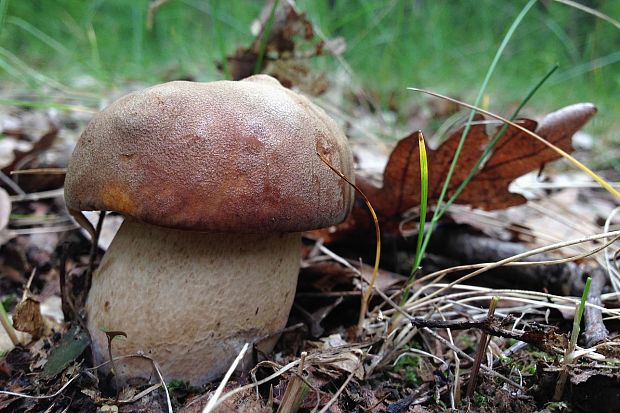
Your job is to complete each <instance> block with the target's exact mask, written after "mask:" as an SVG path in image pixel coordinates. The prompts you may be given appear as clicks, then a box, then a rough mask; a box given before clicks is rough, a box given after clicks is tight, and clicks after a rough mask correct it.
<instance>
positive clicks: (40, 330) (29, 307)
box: [13, 298, 50, 339]
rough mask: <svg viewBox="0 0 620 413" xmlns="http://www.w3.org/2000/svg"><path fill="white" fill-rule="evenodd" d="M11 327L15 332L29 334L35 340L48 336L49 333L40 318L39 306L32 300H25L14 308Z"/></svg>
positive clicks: (45, 324)
mask: <svg viewBox="0 0 620 413" xmlns="http://www.w3.org/2000/svg"><path fill="white" fill-rule="evenodd" d="M13 327H15V329H16V330H19V331H23V332H26V333H30V334H31V335H32V337H33V338H35V339H37V338H39V337H42V336H44V335H48V334H49V331H50V327H49V325H48V324H47V323H46V322H45V319H44V318H43V316H41V305H40V304H39V302H38V301H36V300H33V299H32V298H26V299H25V300H24V301H22V302H20V303H19V304H18V305H17V307H16V308H15V314H14V316H13Z"/></svg>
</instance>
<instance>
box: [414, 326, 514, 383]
mask: <svg viewBox="0 0 620 413" xmlns="http://www.w3.org/2000/svg"><path fill="white" fill-rule="evenodd" d="M423 330H424V331H425V332H427V333H428V334H430V335H432V336H433V337H435V339H437V340H439V341H441V342H442V343H443V344H444V345H445V346H447V347H448V348H450V350H452V351H454V352H456V353H458V354H459V355H460V356H461V357H464V358H466V359H467V360H469V361H471V362H473V361H474V358H473V357H472V356H470V355H469V354H467V353H465V352H464V351H463V350H461V349H460V348H458V347H456V346H455V345H453V344H452V343H450V342H449V341H448V340H446V339H445V338H443V337H442V336H440V335H439V334H437V333H436V332H434V331H433V330H431V329H430V328H424V329H423ZM480 368H482V370H484V371H485V372H487V373H488V374H489V375H491V376H493V377H497V378H499V379H502V380H504V381H505V382H506V383H508V384H510V385H511V386H513V387H514V388H516V389H518V390H521V391H523V386H521V385H520V384H519V383H516V382H514V381H512V380H510V379H509V378H508V377H506V376H504V375H501V374H499V373H498V372H496V371H495V370H493V369H491V368H489V367H488V366H486V365H484V364H481V365H480Z"/></svg>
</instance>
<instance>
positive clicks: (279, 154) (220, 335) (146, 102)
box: [65, 75, 353, 384]
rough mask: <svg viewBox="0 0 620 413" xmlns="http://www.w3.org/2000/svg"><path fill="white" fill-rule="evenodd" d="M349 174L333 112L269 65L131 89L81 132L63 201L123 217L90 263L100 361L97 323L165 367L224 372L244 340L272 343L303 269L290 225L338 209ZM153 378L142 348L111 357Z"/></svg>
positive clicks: (91, 320) (119, 346)
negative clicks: (229, 77)
mask: <svg viewBox="0 0 620 413" xmlns="http://www.w3.org/2000/svg"><path fill="white" fill-rule="evenodd" d="M317 152H319V153H321V154H322V155H323V156H324V157H325V158H327V160H328V161H329V162H330V164H332V165H333V166H334V167H336V168H337V169H339V170H340V171H342V172H343V173H344V174H345V175H346V176H347V177H348V178H350V179H353V171H352V168H353V166H352V163H353V162H352V156H351V152H350V149H349V147H348V144H347V140H346V137H345V136H344V134H343V133H342V131H341V130H340V129H339V128H338V126H337V125H336V123H335V122H334V121H333V120H332V119H331V118H330V117H329V116H328V115H327V114H326V113H325V112H324V111H323V110H322V109H320V108H319V107H317V106H316V105H314V104H313V103H312V102H310V101H309V100H308V99H306V98H305V97H303V96H301V95H299V94H297V93H295V92H292V91H291V90H289V89H286V88H284V87H282V86H281V85H280V83H279V82H278V81H277V80H275V79H273V78H271V77H269V76H265V75H257V76H252V77H250V78H247V79H245V80H242V81H238V82H232V81H218V82H211V83H193V82H183V81H176V82H170V83H165V84H162V85H158V86H154V87H151V88H148V89H145V90H142V91H138V92H134V93H131V94H129V95H127V96H125V97H123V98H121V99H119V100H117V101H116V102H114V103H112V104H111V105H110V106H109V107H107V108H106V109H104V110H103V111H101V112H100V113H99V114H97V115H95V117H94V118H93V119H92V120H91V122H90V123H89V124H88V126H87V127H86V129H85V130H84V132H83V134H82V136H81V137H80V139H79V141H78V143H77V146H76V148H75V151H74V152H73V156H72V159H71V161H70V164H69V168H68V172H67V176H66V181H65V198H66V203H67V207H68V208H69V210H70V211H72V212H73V213H77V211H83V210H107V211H117V212H119V213H121V214H123V215H124V216H125V221H124V223H123V225H122V226H121V228H120V230H119V232H118V234H117V235H116V237H115V238H114V240H113V242H112V244H111V245H110V247H109V249H108V251H107V252H106V254H105V256H104V257H103V260H102V262H101V264H100V266H99V269H98V270H97V271H96V273H95V274H94V276H93V280H92V287H91V290H90V292H89V296H88V300H87V303H86V310H87V325H88V328H89V331H90V334H91V337H92V348H93V353H94V356H95V360H96V362H102V361H105V360H106V359H107V351H108V350H107V339H106V336H105V331H106V330H118V331H123V332H125V333H126V334H127V338H126V339H125V340H117V341H115V343H114V345H113V349H114V352H115V354H131V353H136V352H144V354H146V355H149V356H150V357H152V358H153V359H154V360H156V361H157V362H158V363H159V365H160V366H161V370H162V372H163V374H164V378H165V379H166V380H170V379H173V378H177V379H184V380H190V381H191V382H192V383H194V384H201V383H205V382H208V381H210V380H213V379H215V378H217V377H218V376H220V375H221V374H223V372H225V371H226V370H227V369H228V367H229V366H230V364H231V362H232V360H233V359H234V358H235V357H236V355H237V353H238V352H239V350H240V349H241V347H242V346H243V345H244V343H246V342H250V343H254V344H256V345H258V346H259V348H260V349H261V350H263V351H271V350H272V348H273V346H274V344H275V341H276V340H277V333H278V332H279V331H280V330H281V329H282V328H283V327H284V326H285V324H286V321H287V318H288V314H289V311H290V308H291V305H292V302H293V297H294V294H295V287H296V283H297V275H298V269H299V258H300V246H301V237H300V232H301V231H304V230H308V229H314V228H321V227H326V226H329V225H333V224H336V223H339V222H341V221H342V220H343V219H344V218H345V217H346V216H347V214H348V213H349V211H350V209H351V205H352V202H353V191H352V189H351V187H350V186H349V185H347V184H346V183H345V182H344V181H343V180H342V179H340V178H339V177H338V176H337V175H336V174H334V173H333V172H332V171H331V170H329V168H328V167H327V166H326V165H325V164H324V163H323V162H322V161H321V159H320V158H319V156H317ZM116 370H117V374H119V375H123V376H124V377H132V376H135V377H149V376H151V375H152V367H151V364H150V363H149V362H147V361H145V360H142V359H125V360H121V361H118V362H117V363H116Z"/></svg>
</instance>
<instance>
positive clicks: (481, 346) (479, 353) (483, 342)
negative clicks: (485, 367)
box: [467, 297, 499, 399]
mask: <svg viewBox="0 0 620 413" xmlns="http://www.w3.org/2000/svg"><path fill="white" fill-rule="evenodd" d="M498 301H499V298H497V297H493V299H492V300H491V304H490V305H489V311H488V313H487V317H488V318H493V316H494V315H495V309H496V308H497V302H498ZM488 345H489V335H488V334H487V333H486V332H484V331H481V332H480V342H479V343H478V348H477V349H476V357H475V358H474V364H473V366H472V368H471V373H470V374H469V383H468V384H467V398H468V399H471V397H472V396H473V395H474V390H475V389H476V381H477V380H478V372H479V371H480V365H481V364H482V358H483V357H484V354H485V353H486V352H487V346H488Z"/></svg>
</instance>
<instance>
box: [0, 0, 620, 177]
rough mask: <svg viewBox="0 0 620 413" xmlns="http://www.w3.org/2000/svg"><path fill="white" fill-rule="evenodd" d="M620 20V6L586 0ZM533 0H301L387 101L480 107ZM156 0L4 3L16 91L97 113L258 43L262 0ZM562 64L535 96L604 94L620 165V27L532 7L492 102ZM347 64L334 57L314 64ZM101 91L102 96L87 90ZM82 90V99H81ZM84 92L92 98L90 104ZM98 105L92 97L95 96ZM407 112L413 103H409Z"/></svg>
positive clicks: (213, 75)
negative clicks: (427, 92) (119, 93)
mask: <svg viewBox="0 0 620 413" xmlns="http://www.w3.org/2000/svg"><path fill="white" fill-rule="evenodd" d="M581 3H582V4H585V5H587V6H590V7H593V8H595V9H596V10H598V11H600V12H602V13H605V14H606V15H608V16H610V17H611V18H614V19H616V20H620V1H618V0H589V1H587V0H581ZM525 4H526V1H525V0H458V1H457V0H381V1H378V0H298V1H297V6H298V9H299V10H301V11H303V12H306V13H307V15H308V17H309V18H310V20H312V21H313V23H314V24H315V25H316V27H317V28H318V29H319V30H320V31H321V32H322V34H324V35H325V36H327V37H334V36H342V37H344V39H345V40H346V42H347V45H348V47H347V50H346V52H345V53H344V55H343V57H344V59H345V60H346V61H347V62H348V64H349V65H350V67H351V68H352V70H353V72H354V73H355V75H356V79H357V80H358V81H359V83H360V84H361V85H362V86H363V87H364V88H365V89H367V90H369V91H370V92H371V93H373V95H375V96H377V97H378V99H379V100H380V101H381V102H382V103H383V104H385V105H387V103H388V101H389V100H390V99H392V102H393V101H394V99H395V100H396V102H400V103H402V104H403V106H404V105H405V103H406V102H408V101H410V100H412V99H418V100H419V99H420V97H419V96H415V95H414V94H413V92H408V91H407V90H406V87H408V86H417V87H422V88H426V89H432V90H435V91H437V92H440V93H445V94H449V95H452V96H458V97H460V98H462V99H464V100H466V101H469V102H473V100H474V99H475V96H476V95H477V93H478V89H479V87H480V85H481V83H482V80H483V78H484V75H485V73H486V71H487V69H488V66H489V64H490V62H491V60H492V59H493V56H494V54H495V52H496V50H497V47H498V46H499V44H500V42H501V40H502V38H503V36H504V34H505V33H506V31H507V30H508V27H509V26H510V25H511V23H512V22H513V21H514V19H515V17H516V16H517V14H518V13H519V12H520V11H521V9H522V8H523V7H524V5H525ZM148 5H149V1H148V0H130V1H127V0H88V1H87V0H54V1H52V0H48V1H24V0H0V29H1V32H0V77H1V78H2V82H3V83H2V84H3V86H2V92H3V95H5V96H4V97H6V95H7V94H9V95H10V94H16V93H18V92H20V93H22V92H23V91H29V93H31V95H29V96H34V98H37V99H41V101H45V102H48V101H60V100H63V99H67V98H68V97H71V98H72V99H73V102H74V103H75V100H76V99H77V100H78V101H80V99H81V100H82V101H81V102H78V103H81V104H85V105H87V106H91V107H97V103H96V102H95V101H94V98H93V96H105V95H107V94H109V93H111V92H112V91H113V90H114V89H121V90H122V88H123V85H126V84H127V82H131V81H140V82H144V83H156V82H161V81H164V80H170V79H174V78H186V77H191V78H195V79H197V80H213V79H220V78H223V77H224V75H223V74H222V73H221V72H219V71H218V70H217V68H216V62H217V61H222V60H223V59H224V57H225V56H226V55H228V54H231V53H232V52H234V50H235V49H236V48H237V47H239V46H241V45H249V44H250V42H251V41H252V40H253V36H252V35H251V33H250V29H249V27H250V24H251V22H252V21H253V20H254V19H255V18H256V17H257V15H258V14H259V12H260V10H261V8H262V7H263V2H262V1H258V0H256V1H251V0H169V1H168V2H167V3H165V4H164V5H163V6H162V7H161V8H160V9H159V10H158V12H157V13H156V15H155V20H154V26H153V29H152V30H150V31H149V30H147V28H146V23H145V22H146V17H147V10H148ZM555 63H559V64H560V69H559V70H558V71H557V72H556V74H555V75H554V76H553V77H552V78H551V79H550V80H549V82H548V83H547V84H545V85H544V86H543V88H542V89H541V90H540V91H539V92H538V93H537V95H536V97H535V98H534V99H533V101H532V102H531V105H530V106H532V107H533V108H535V109H536V110H540V111H548V110H553V109H556V108H558V107H561V106H564V105H567V104H570V103H574V102H578V101H592V102H594V103H596V104H597V105H598V106H599V109H600V113H599V115H598V116H597V117H596V120H595V121H594V122H592V123H591V124H590V126H589V129H588V130H589V131H591V132H592V133H593V134H594V135H595V136H596V138H597V141H596V142H597V145H598V144H600V145H603V146H602V147H605V148H608V149H609V150H606V151H601V154H602V153H603V152H604V153H605V156H604V157H603V158H600V159H597V160H596V163H598V164H606V165H611V166H614V167H615V166H616V162H618V159H619V158H620V155H619V154H618V153H616V152H615V149H614V148H615V146H614V145H615V144H616V143H617V142H618V140H620V134H618V132H617V129H618V126H620V125H619V122H618V119H617V118H618V109H620V104H619V103H618V95H619V92H620V30H619V29H618V28H616V27H614V26H613V25H612V24H610V23H608V22H606V21H603V20H601V19H598V18H596V17H594V16H592V15H589V14H586V13H584V12H583V11H580V10H577V9H575V8H572V7H568V6H567V5H564V4H560V3H558V2H555V1H552V0H548V1H539V2H538V3H537V4H536V6H535V7H534V8H533V9H532V10H531V11H530V12H529V13H528V15H527V16H526V18H525V20H524V21H523V23H522V24H521V26H520V27H519V28H518V29H517V31H516V33H515V35H514V37H513V39H512V40H511V41H510V44H509V46H508V48H507V50H506V52H505V54H504V55H503V57H502V59H501V61H500V64H499V66H498V67H497V69H496V71H495V73H494V74H493V77H492V80H491V83H490V85H489V89H488V91H487V94H488V98H489V108H490V109H491V110H494V111H496V112H498V113H503V114H505V113H508V109H509V108H511V107H514V105H515V104H516V103H518V101H519V100H520V99H522V98H523V97H524V96H525V95H526V94H527V92H528V91H529V89H530V88H531V87H532V86H533V85H534V84H535V83H536V82H537V81H538V80H539V79H540V78H541V77H542V76H543V75H544V74H545V73H546V72H547V71H548V70H549V69H550V68H551V67H552V65H553V64H555ZM313 64H314V65H317V66H319V67H320V69H322V70H325V71H327V73H328V74H329V73H330V71H334V70H335V69H336V68H337V67H338V62H337V61H336V59H335V58H334V57H331V56H322V57H319V58H316V59H314V61H313ZM85 91H87V92H88V94H84V93H83V92H85ZM81 93H82V94H81ZM80 96H81V98H80ZM89 99H92V100H89ZM396 107H399V104H397V105H396Z"/></svg>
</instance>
